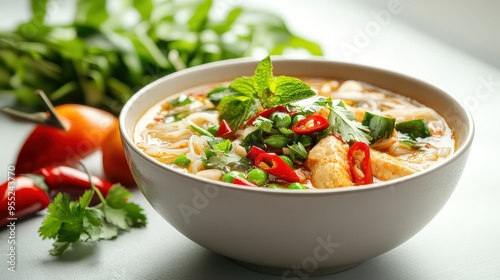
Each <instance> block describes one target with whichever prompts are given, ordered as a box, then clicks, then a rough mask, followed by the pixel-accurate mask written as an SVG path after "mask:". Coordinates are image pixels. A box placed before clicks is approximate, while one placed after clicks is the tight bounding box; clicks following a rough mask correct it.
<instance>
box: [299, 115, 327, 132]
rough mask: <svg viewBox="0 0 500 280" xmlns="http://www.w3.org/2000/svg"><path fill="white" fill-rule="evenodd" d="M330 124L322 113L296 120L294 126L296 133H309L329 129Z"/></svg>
mask: <svg viewBox="0 0 500 280" xmlns="http://www.w3.org/2000/svg"><path fill="white" fill-rule="evenodd" d="M329 126H330V123H329V122H328V120H327V119H326V118H325V117H323V116H321V115H312V116H309V117H307V118H305V119H302V120H300V121H298V122H296V123H295V124H294V125H293V126H292V131H293V132H294V133H295V134H299V135H307V134H311V133H314V132H319V131H323V130H325V129H327V128H328V127H329Z"/></svg>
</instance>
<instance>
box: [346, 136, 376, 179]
mask: <svg viewBox="0 0 500 280" xmlns="http://www.w3.org/2000/svg"><path fill="white" fill-rule="evenodd" d="M347 160H348V161H349V168H350V170H351V175H352V179H353V181H354V184H356V185H366V184H371V183H373V175H372V164H371V160H370V147H369V146H368V144H366V143H364V142H356V143H354V144H353V145H352V146H351V147H350V148H349V150H348V151H347Z"/></svg>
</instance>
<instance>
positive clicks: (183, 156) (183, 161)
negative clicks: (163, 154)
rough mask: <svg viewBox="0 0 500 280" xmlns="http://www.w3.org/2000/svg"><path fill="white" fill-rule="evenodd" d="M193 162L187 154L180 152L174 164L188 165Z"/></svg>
mask: <svg viewBox="0 0 500 280" xmlns="http://www.w3.org/2000/svg"><path fill="white" fill-rule="evenodd" d="M190 163H191V160H190V159H189V158H188V157H187V156H186V154H180V155H178V156H177V157H176V158H175V159H174V164H175V165H179V166H187V165H189V164H190Z"/></svg>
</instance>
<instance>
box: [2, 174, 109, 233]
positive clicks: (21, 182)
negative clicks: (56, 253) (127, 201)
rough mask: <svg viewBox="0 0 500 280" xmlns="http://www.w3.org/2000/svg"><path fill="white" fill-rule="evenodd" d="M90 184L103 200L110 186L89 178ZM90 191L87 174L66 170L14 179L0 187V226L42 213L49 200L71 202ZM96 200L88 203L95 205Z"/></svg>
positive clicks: (103, 181) (100, 180)
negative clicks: (60, 195)
mask: <svg viewBox="0 0 500 280" xmlns="http://www.w3.org/2000/svg"><path fill="white" fill-rule="evenodd" d="M91 180H92V184H93V185H94V186H95V187H96V188H97V189H99V191H100V192H101V193H102V194H103V196H106V195H107V193H108V191H109V189H110V188H111V187H112V184H111V183H110V182H108V181H106V180H103V179H100V178H98V177H96V176H91ZM89 189H92V186H91V184H90V181H89V177H88V175H87V173H85V172H83V171H80V170H78V169H74V168H72V167H68V166H50V167H44V168H41V169H38V170H36V171H35V172H33V173H31V174H23V175H19V176H15V177H13V178H11V179H9V180H7V181H6V182H4V183H3V184H2V185H1V186H0V198H1V199H0V226H4V225H5V224H7V223H9V218H16V219H21V218H24V217H27V216H29V215H31V214H34V213H36V212H38V211H40V210H43V209H45V208H46V207H47V206H48V205H49V203H50V200H51V198H54V197H55V196H56V195H57V193H59V192H63V193H67V194H69V195H70V197H71V199H72V200H75V199H76V198H78V197H79V196H81V195H82V194H83V193H84V192H85V191H86V190H89ZM98 202H99V200H98V198H96V200H95V201H92V202H91V203H92V204H97V203H98Z"/></svg>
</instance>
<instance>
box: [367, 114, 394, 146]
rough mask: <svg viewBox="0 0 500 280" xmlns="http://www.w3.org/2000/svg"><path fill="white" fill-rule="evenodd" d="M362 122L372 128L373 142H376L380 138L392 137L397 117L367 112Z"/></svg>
mask: <svg viewBox="0 0 500 280" xmlns="http://www.w3.org/2000/svg"><path fill="white" fill-rule="evenodd" d="M361 124H362V125H364V126H366V127H368V128H369V129H370V136H371V137H372V140H371V143H374V142H376V141H377V140H379V139H385V138H390V137H391V135H392V133H393V132H394V125H395V124H396V119H395V118H388V117H385V116H381V115H377V114H373V113H370V112H365V115H364V116H363V120H362V121H361Z"/></svg>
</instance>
